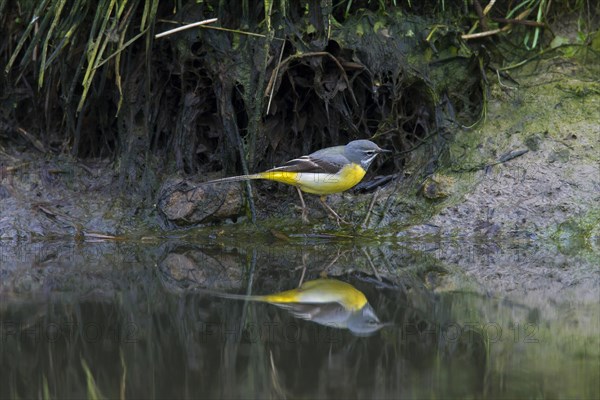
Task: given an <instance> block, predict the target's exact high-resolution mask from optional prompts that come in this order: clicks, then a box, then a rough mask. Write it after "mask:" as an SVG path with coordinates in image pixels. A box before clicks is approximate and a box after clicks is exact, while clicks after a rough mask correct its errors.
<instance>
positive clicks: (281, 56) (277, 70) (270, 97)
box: [267, 42, 285, 115]
mask: <svg viewBox="0 0 600 400" xmlns="http://www.w3.org/2000/svg"><path fill="white" fill-rule="evenodd" d="M283 49H285V42H283V44H282V45H281V52H280V53H279V61H277V67H275V71H274V72H273V74H274V75H275V76H279V67H280V66H281V59H282V58H283ZM269 82H270V80H269ZM274 92H275V85H272V86H271V94H270V95H269V104H267V115H269V110H270V109H271V101H273V93H274Z"/></svg>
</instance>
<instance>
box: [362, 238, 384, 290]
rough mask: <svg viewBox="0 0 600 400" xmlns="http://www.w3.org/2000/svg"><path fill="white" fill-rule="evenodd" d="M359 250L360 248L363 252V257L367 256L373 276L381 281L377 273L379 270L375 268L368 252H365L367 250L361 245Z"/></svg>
mask: <svg viewBox="0 0 600 400" xmlns="http://www.w3.org/2000/svg"><path fill="white" fill-rule="evenodd" d="M361 250H362V252H363V254H364V255H365V257H366V258H367V261H368V262H369V265H370V266H371V269H372V270H373V273H374V274H375V277H376V278H377V280H378V281H379V282H381V281H382V279H381V275H379V272H377V268H375V264H373V260H371V256H370V255H369V253H367V250H365V248H364V247H361Z"/></svg>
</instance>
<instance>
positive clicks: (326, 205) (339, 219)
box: [319, 196, 347, 225]
mask: <svg viewBox="0 0 600 400" xmlns="http://www.w3.org/2000/svg"><path fill="white" fill-rule="evenodd" d="M326 198H327V196H321V197H319V199H320V200H321V204H323V207H325V210H327V211H328V212H329V213H330V214H331V215H333V216H334V217H335V219H336V222H337V224H338V225H340V222H342V223H344V224H347V222H346V221H344V219H343V218H342V217H340V216H339V215H338V213H336V212H335V211H333V208H331V207H329V204H327V203H326V202H325V199H326Z"/></svg>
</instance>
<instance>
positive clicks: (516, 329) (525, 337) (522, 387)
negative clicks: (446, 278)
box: [441, 293, 600, 398]
mask: <svg viewBox="0 0 600 400" xmlns="http://www.w3.org/2000/svg"><path fill="white" fill-rule="evenodd" d="M441 303H442V304H443V303H446V304H448V308H447V312H448V314H449V315H451V316H452V319H453V320H454V321H456V322H457V323H459V324H460V325H462V326H466V325H468V324H472V325H473V326H475V327H477V330H478V331H479V332H481V334H482V335H483V337H484V339H485V343H486V348H487V350H486V352H487V354H488V364H487V365H488V367H487V371H486V375H485V380H484V390H485V391H486V393H488V394H492V393H503V394H504V395H506V396H509V397H530V396H531V395H532V394H534V393H537V394H538V395H539V396H540V397H554V396H558V397H566V398H597V397H598V395H599V391H598V386H597V379H598V376H599V375H600V367H599V366H598V360H600V350H599V349H600V339H599V338H598V336H597V332H598V330H600V326H599V323H598V322H599V321H598V320H597V319H594V318H590V316H593V315H598V313H599V312H600V306H598V305H597V304H588V305H581V304H571V305H570V306H569V307H568V308H569V309H568V310H564V309H561V307H557V306H556V305H548V306H546V307H543V308H542V307H540V308H537V307H531V306H529V305H528V304H527V302H526V301H524V302H523V304H517V303H514V302H510V301H508V300H506V299H495V298H489V297H482V296H478V295H476V294H467V293H463V294H460V293H447V294H445V295H444V296H443V297H442V299H441Z"/></svg>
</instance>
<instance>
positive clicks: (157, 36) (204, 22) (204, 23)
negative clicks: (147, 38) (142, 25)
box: [154, 18, 218, 39]
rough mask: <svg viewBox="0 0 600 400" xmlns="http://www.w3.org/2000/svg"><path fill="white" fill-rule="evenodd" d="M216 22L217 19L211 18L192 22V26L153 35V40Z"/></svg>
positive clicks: (188, 25)
mask: <svg viewBox="0 0 600 400" xmlns="http://www.w3.org/2000/svg"><path fill="white" fill-rule="evenodd" d="M217 20H218V18H211V19H205V20H204V21H200V22H194V23H192V24H187V25H183V26H180V27H178V28H174V29H170V30H168V31H165V32H162V33H159V34H157V35H155V36H154V38H155V39H159V38H161V37H165V36H168V35H171V34H173V33H176V32H181V31H184V30H186V29H191V28H195V27H197V26H201V25H206V24H212V23H213V22H217Z"/></svg>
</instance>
